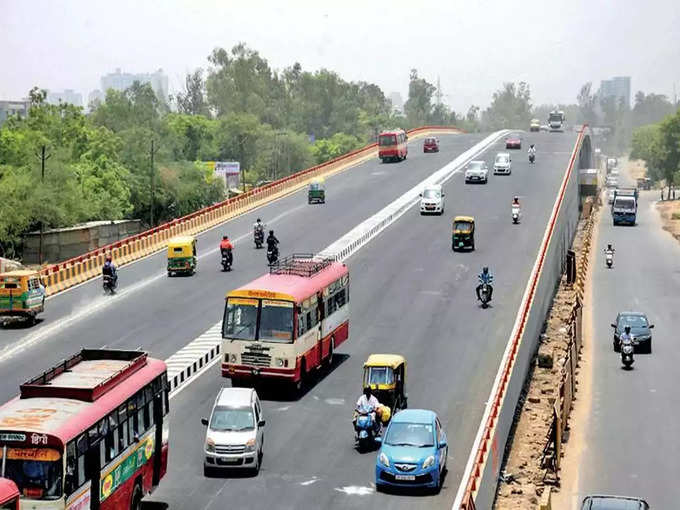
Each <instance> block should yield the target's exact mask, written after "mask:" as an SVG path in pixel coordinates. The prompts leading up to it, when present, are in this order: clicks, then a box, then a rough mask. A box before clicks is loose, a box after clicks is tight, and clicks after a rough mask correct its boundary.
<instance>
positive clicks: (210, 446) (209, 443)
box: [205, 439, 215, 453]
mask: <svg viewBox="0 0 680 510" xmlns="http://www.w3.org/2000/svg"><path fill="white" fill-rule="evenodd" d="M205 451H206V452H208V453H215V441H213V440H212V439H206V441H205Z"/></svg>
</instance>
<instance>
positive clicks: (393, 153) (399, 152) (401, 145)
mask: <svg viewBox="0 0 680 510" xmlns="http://www.w3.org/2000/svg"><path fill="white" fill-rule="evenodd" d="M407 155H408V135H407V134H406V131H404V130H403V129H396V130H394V131H383V132H382V133H380V135H379V136H378V157H379V158H380V159H381V160H382V162H383V163H385V162H386V161H388V160H389V161H401V160H402V159H406V156H407Z"/></svg>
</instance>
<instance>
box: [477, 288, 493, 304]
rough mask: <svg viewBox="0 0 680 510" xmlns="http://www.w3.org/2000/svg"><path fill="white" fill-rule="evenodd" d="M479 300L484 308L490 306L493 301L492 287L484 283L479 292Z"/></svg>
mask: <svg viewBox="0 0 680 510" xmlns="http://www.w3.org/2000/svg"><path fill="white" fill-rule="evenodd" d="M479 299H480V301H481V302H482V308H487V307H488V306H489V301H491V286H490V285H489V284H488V283H482V288H481V290H480V291H479Z"/></svg>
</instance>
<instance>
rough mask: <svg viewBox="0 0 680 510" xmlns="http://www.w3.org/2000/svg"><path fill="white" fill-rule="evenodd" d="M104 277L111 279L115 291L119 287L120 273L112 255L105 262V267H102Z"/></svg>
mask: <svg viewBox="0 0 680 510" xmlns="http://www.w3.org/2000/svg"><path fill="white" fill-rule="evenodd" d="M102 276H110V277H111V279H112V281H113V288H114V289H115V288H116V287H117V286H118V272H117V271H116V265H115V264H114V263H113V260H112V259H111V254H107V255H106V260H105V261H104V266H103V267H102Z"/></svg>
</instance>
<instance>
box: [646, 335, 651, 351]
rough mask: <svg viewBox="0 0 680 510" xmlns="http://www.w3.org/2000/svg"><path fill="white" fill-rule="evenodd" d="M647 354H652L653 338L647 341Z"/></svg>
mask: <svg viewBox="0 0 680 510" xmlns="http://www.w3.org/2000/svg"><path fill="white" fill-rule="evenodd" d="M645 352H646V353H647V354H652V339H651V338H650V339H649V342H648V343H647V349H646V350H645Z"/></svg>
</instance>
